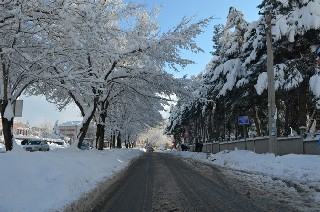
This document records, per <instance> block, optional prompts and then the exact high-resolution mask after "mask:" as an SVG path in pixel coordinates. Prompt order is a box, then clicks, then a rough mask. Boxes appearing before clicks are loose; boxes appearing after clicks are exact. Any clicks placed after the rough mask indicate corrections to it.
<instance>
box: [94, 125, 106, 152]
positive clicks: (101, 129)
mask: <svg viewBox="0 0 320 212" xmlns="http://www.w3.org/2000/svg"><path fill="white" fill-rule="evenodd" d="M104 133H105V130H104V125H103V124H98V125H97V132H96V135H97V138H96V139H97V143H98V150H103V144H104Z"/></svg>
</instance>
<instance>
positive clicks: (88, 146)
mask: <svg viewBox="0 0 320 212" xmlns="http://www.w3.org/2000/svg"><path fill="white" fill-rule="evenodd" d="M80 149H82V150H89V149H90V145H89V143H86V142H82V144H81V147H80Z"/></svg>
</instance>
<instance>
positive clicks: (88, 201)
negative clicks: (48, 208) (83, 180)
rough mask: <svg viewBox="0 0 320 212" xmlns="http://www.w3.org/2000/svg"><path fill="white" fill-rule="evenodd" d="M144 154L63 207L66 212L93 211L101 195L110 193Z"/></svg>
mask: <svg viewBox="0 0 320 212" xmlns="http://www.w3.org/2000/svg"><path fill="white" fill-rule="evenodd" d="M142 155H143V154H140V155H139V156H138V157H135V158H134V159H132V160H131V161H130V162H129V163H128V165H127V166H126V167H125V168H123V169H122V170H120V171H119V172H118V173H115V174H113V175H112V176H110V177H107V178H106V179H105V180H103V181H101V182H99V183H98V184H97V186H96V187H95V188H93V189H92V190H91V191H89V192H87V193H85V194H83V195H82V196H81V197H80V198H79V199H77V200H75V201H73V202H71V203H69V204H67V205H66V206H64V207H63V209H62V211H64V212H81V211H92V210H93V209H94V208H95V206H96V204H97V203H99V199H100V197H101V195H102V194H103V193H105V192H107V191H108V189H109V188H110V187H111V186H112V185H113V184H114V183H116V182H117V180H119V179H120V178H121V177H123V176H124V175H125V174H126V172H127V171H128V169H129V167H130V166H131V165H132V164H133V163H134V162H135V161H136V160H138V159H139V158H140V157H141V156H142Z"/></svg>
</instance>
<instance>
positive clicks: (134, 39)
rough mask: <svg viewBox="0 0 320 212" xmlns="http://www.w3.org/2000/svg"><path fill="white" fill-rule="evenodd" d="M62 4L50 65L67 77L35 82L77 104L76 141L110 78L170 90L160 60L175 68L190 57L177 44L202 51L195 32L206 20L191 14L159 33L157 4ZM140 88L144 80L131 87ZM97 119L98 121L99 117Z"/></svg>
mask: <svg viewBox="0 0 320 212" xmlns="http://www.w3.org/2000/svg"><path fill="white" fill-rule="evenodd" d="M61 8H62V12H61V13H63V17H64V19H62V21H61V22H58V24H60V29H63V30H62V31H61V30H60V31H57V32H59V33H61V34H62V35H63V36H62V35H61V36H60V37H59V39H57V38H58V37H55V38H53V41H52V43H55V44H56V45H57V47H56V48H57V49H59V50H61V54H59V55H58V58H59V60H58V61H57V62H56V65H55V66H54V67H53V71H54V73H55V74H60V75H63V76H66V77H65V78H64V79H63V80H61V79H58V80H55V81H54V80H51V81H50V82H49V85H43V84H44V83H42V84H41V86H38V88H39V87H43V86H47V87H50V89H51V92H49V93H51V94H48V96H50V99H51V100H54V101H56V100H59V101H60V103H61V102H63V103H67V101H65V100H64V99H63V96H64V95H63V93H65V94H66V93H67V94H68V95H69V96H70V97H71V98H72V100H73V101H74V102H75V103H76V105H77V106H78V107H79V109H80V111H81V113H82V115H83V125H82V127H81V130H80V134H79V135H78V138H79V145H80V144H81V142H82V140H83V138H84V136H85V133H86V130H87V127H88V125H89V123H90V121H91V119H92V118H93V116H94V115H95V114H96V111H98V113H105V111H106V110H107V108H105V107H106V106H107V105H108V96H110V95H111V93H110V92H112V87H113V85H114V84H121V85H122V86H128V87H130V88H134V86H135V85H136V82H137V81H144V82H145V84H144V85H145V86H149V87H150V88H152V91H150V93H152V96H154V95H155V90H156V89H157V90H158V91H157V92H158V93H164V94H166V95H169V94H172V93H173V91H174V90H175V89H176V88H177V86H176V83H175V81H174V80H172V79H171V78H172V76H169V75H168V74H167V73H165V72H164V71H163V69H164V67H165V65H168V66H170V67H173V68H176V66H177V65H178V66H182V67H185V66H186V65H187V64H189V63H192V61H191V60H187V59H182V58H181V56H180V51H179V50H180V49H187V50H191V51H194V52H198V51H201V49H200V48H198V47H197V45H196V43H195V42H194V38H195V36H196V35H198V34H199V33H201V32H202V31H201V27H203V26H205V25H206V24H207V22H208V21H209V20H201V21H199V22H196V23H192V19H183V20H182V21H181V22H180V23H179V24H178V25H177V26H176V27H175V28H174V29H173V30H171V31H168V32H165V33H160V30H159V28H158V26H157V22H156V15H157V13H156V10H155V11H152V12H147V11H146V10H145V9H144V7H143V6H140V5H139V6H136V5H133V4H132V3H129V4H125V3H122V1H117V2H115V1H101V2H100V1H95V2H92V1H81V2H80V1H79V2H78V1H77V2H69V1H65V2H64V3H63V5H62V6H61ZM61 16H62V15H61ZM63 20H67V21H63ZM57 32H55V33H57ZM63 33H64V34H63ZM68 35H71V36H68ZM58 41H59V43H58ZM45 83H46V84H48V82H45ZM58 87H59V88H62V89H64V90H65V91H61V90H59V88H58ZM145 90H146V89H145V87H143V86H140V87H139V89H137V88H136V92H138V93H144V92H146V91H145ZM53 93H54V94H58V95H57V96H58V97H57V96H55V95H52V94H53ZM147 95H149V93H148V94H147ZM61 105H64V104H62V103H61ZM101 115H103V114H97V116H101ZM97 121H98V122H97V123H98V124H99V123H100V121H102V124H103V120H100V119H97Z"/></svg>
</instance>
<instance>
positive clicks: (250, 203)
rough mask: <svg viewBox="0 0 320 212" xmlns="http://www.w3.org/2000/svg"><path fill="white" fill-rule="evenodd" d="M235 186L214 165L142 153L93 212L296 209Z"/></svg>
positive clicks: (159, 154)
mask: <svg viewBox="0 0 320 212" xmlns="http://www.w3.org/2000/svg"><path fill="white" fill-rule="evenodd" d="M236 187H237V182H234V181H230V180H229V179H228V177H226V176H225V175H224V173H223V172H221V171H220V169H218V168H216V167H214V166H210V165H205V164H201V163H198V162H194V161H191V160H186V159H181V158H179V157H175V156H172V155H170V154H162V153H145V154H144V155H143V156H142V157H141V158H139V159H138V160H136V161H135V162H134V163H133V164H132V165H131V167H130V168H129V169H128V171H127V173H126V174H125V175H123V176H122V177H121V178H120V179H119V180H118V181H117V182H116V183H114V184H113V185H112V186H111V187H110V189H109V190H108V192H107V194H104V195H103V196H101V201H100V204H99V205H97V206H96V207H95V208H94V210H93V211H295V210H294V209H292V208H290V207H289V206H287V205H285V204H281V203H279V201H278V200H277V199H276V198H275V199H265V198H264V197H259V198H254V197H250V196H246V195H242V194H240V193H239V192H238V191H237V189H236ZM268 198H270V197H268Z"/></svg>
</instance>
